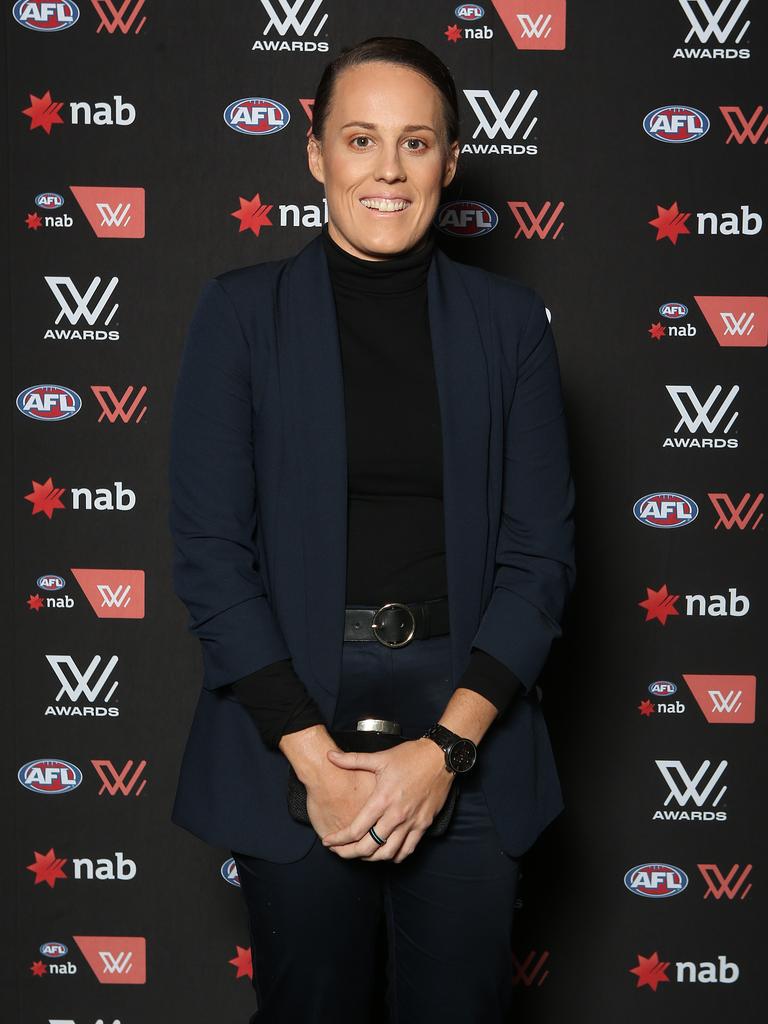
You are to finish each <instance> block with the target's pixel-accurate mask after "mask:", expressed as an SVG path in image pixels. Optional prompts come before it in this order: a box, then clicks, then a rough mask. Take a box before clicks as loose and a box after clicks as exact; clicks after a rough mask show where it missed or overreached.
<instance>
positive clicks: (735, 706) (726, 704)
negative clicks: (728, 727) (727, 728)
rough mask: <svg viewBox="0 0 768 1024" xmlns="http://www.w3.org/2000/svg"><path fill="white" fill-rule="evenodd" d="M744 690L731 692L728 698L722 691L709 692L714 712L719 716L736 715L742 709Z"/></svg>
mask: <svg viewBox="0 0 768 1024" xmlns="http://www.w3.org/2000/svg"><path fill="white" fill-rule="evenodd" d="M743 692H744V691H743V690H729V691H728V696H727V697H726V695H725V694H724V693H723V691H722V690H707V693H708V694H709V696H710V697H711V698H712V710H713V711H717V712H718V713H719V714H726V715H730V714H736V712H737V711H739V710H740V708H741V695H742V693H743Z"/></svg>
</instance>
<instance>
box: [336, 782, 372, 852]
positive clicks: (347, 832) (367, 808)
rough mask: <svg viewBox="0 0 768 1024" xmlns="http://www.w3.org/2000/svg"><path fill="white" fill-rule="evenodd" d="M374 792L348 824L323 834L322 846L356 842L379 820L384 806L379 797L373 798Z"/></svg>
mask: <svg viewBox="0 0 768 1024" xmlns="http://www.w3.org/2000/svg"><path fill="white" fill-rule="evenodd" d="M374 794H375V790H374ZM374 794H372V795H371V797H369V799H368V800H367V801H366V803H364V804H363V806H362V807H361V808H360V810H359V811H358V813H357V815H356V816H355V817H354V818H353V819H352V821H351V822H350V823H349V825H345V826H344V828H340V829H337V830H336V831H335V832H329V833H328V834H327V835H324V836H323V845H324V846H343V845H344V844H345V843H356V842H358V841H359V840H361V839H362V838H363V837H364V836H365V834H366V832H367V831H368V829H369V828H370V827H371V825H375V824H376V822H377V821H378V820H379V818H380V817H381V815H382V814H383V813H384V810H385V807H386V805H385V804H383V803H382V802H381V799H380V798H378V799H376V800H374V799H373V795H374ZM382 838H383V837H382Z"/></svg>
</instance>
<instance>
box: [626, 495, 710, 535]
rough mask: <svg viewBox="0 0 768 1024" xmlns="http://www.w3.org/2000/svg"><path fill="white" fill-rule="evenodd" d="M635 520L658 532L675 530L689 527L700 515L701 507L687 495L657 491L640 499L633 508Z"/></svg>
mask: <svg viewBox="0 0 768 1024" xmlns="http://www.w3.org/2000/svg"><path fill="white" fill-rule="evenodd" d="M632 512H633V513H634V516H635V519H637V521H638V522H639V523H642V524H643V526H655V527H656V529H658V530H674V529H676V528H677V527H678V526H688V525H689V524H690V523H692V522H693V520H694V519H695V518H696V516H697V515H698V514H699V506H698V505H697V504H696V502H695V501H694V500H693V498H688V497H686V495H685V494H675V493H674V492H667V491H657V492H656V493H655V494H646V495H645V496H644V497H642V498H639V499H638V500H637V501H636V502H635V504H634V506H633V508H632Z"/></svg>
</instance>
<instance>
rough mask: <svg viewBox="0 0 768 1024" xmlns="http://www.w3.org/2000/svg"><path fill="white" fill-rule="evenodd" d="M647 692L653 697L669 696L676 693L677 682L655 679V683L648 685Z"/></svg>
mask: <svg viewBox="0 0 768 1024" xmlns="http://www.w3.org/2000/svg"><path fill="white" fill-rule="evenodd" d="M648 693H652V694H653V696H654V697H671V696H672V694H673V693H677V683H670V682H669V680H667V679H657V680H656V682H655V683H651V684H650V685H649V686H648Z"/></svg>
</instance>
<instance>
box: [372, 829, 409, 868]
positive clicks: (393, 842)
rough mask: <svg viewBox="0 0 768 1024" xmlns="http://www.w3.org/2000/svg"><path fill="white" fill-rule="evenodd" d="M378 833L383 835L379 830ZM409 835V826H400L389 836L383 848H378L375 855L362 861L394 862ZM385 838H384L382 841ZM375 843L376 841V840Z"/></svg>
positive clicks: (374, 852)
mask: <svg viewBox="0 0 768 1024" xmlns="http://www.w3.org/2000/svg"><path fill="white" fill-rule="evenodd" d="M376 832H377V833H378V834H379V835H381V832H379V829H378V828H377V829H376ZM408 834H409V827H408V825H399V826H398V827H397V828H396V829H395V830H394V831H393V832H391V833H390V835H389V836H387V841H386V843H385V844H384V845H383V846H378V847H377V848H376V849H375V850H374V851H373V853H371V854H370V855H369V856H367V857H362V858H361V859H362V860H369V861H375V860H376V861H378V860H394V859H395V857H396V856H397V853H398V851H399V850H400V849H401V848H402V845H403V843H404V842H405V840H406V838H407V837H408ZM383 838H384V837H383V836H382V839H383ZM374 842H375V840H374Z"/></svg>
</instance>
